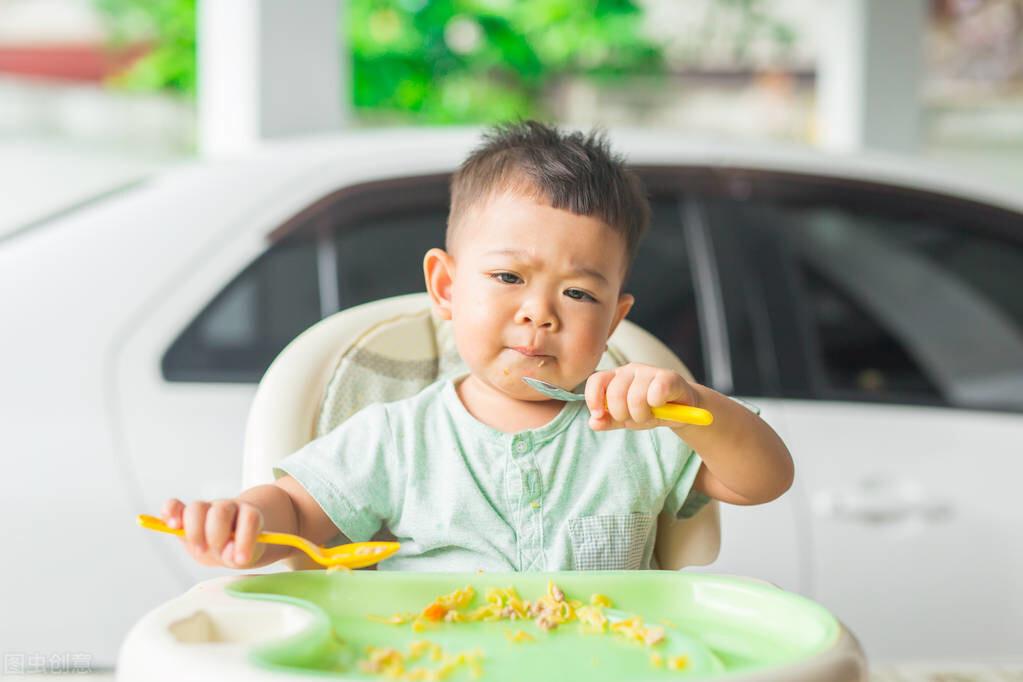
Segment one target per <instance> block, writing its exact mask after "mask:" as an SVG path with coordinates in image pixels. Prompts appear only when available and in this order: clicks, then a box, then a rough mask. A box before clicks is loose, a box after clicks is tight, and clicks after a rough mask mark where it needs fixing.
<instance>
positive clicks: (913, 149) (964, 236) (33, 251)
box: [0, 0, 1023, 682]
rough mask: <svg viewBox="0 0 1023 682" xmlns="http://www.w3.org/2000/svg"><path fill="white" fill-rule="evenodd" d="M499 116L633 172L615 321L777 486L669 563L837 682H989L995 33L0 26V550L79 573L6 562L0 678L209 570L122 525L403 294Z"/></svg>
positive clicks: (1001, 213) (1008, 52) (50, 21)
mask: <svg viewBox="0 0 1023 682" xmlns="http://www.w3.org/2000/svg"><path fill="white" fill-rule="evenodd" d="M528 117H534V118H539V119H543V120H547V121H553V122H558V123H561V124H564V125H566V126H571V127H580V128H589V127H592V126H603V127H607V128H609V129H611V130H612V146H613V147H615V146H617V144H618V143H619V142H620V143H621V147H622V148H627V149H630V150H633V151H634V152H636V153H637V155H639V156H644V155H645V158H646V161H643V160H642V159H641V160H640V162H638V163H637V166H638V167H639V168H638V170H639V172H640V173H641V175H642V176H643V179H644V182H645V183H646V186H647V188H648V190H649V191H650V194H651V202H652V204H653V209H654V212H653V224H652V228H651V233H650V234H649V236H648V237H647V238H646V241H645V242H644V246H643V249H641V252H640V254H639V259H638V261H637V263H638V265H639V267H637V268H635V269H634V275H633V276H634V279H633V280H632V281H631V282H630V285H631V286H633V287H635V289H634V291H636V292H637V293H638V294H640V295H638V296H637V299H638V300H639V301H641V302H642V304H637V306H636V308H635V309H634V311H633V312H632V313H630V319H631V320H633V321H635V322H636V323H637V324H639V325H641V326H643V327H644V328H646V329H648V330H650V331H651V332H653V333H654V334H655V335H656V336H657V337H658V338H660V339H661V340H662V341H664V342H665V344H666V345H668V346H669V347H670V348H671V349H672V350H673V351H674V352H675V353H676V354H677V355H679V357H682V358H684V359H685V361H686V363H687V364H688V365H689V367H690V368H691V369H692V370H693V372H694V375H695V376H696V378H697V379H698V380H700V381H702V382H704V383H706V384H707V385H709V386H712V387H714V388H716V389H718V390H720V391H722V392H725V393H728V394H731V395H738V396H743V397H747V398H750V399H751V400H753V401H754V402H755V403H756V404H757V405H758V406H761V407H762V408H763V409H764V412H763V415H764V417H765V419H768V421H771V423H772V426H775V427H776V428H777V429H778V430H779V433H781V434H782V435H783V437H784V438H785V439H786V442H787V443H788V444H789V446H790V449H791V450H792V452H793V457H794V458H795V459H796V462H797V472H798V474H797V482H796V485H795V486H794V487H793V489H792V491H791V492H790V493H788V494H786V495H785V496H783V497H782V498H780V499H779V500H778V501H776V502H775V503H772V504H770V505H764V506H763V507H759V508H745V507H738V506H727V505H726V506H724V508H723V511H722V519H723V522H722V525H723V528H724V531H723V540H722V552H721V555H720V557H719V559H718V560H717V562H716V563H714V564H712V565H711V566H709V567H708V568H707V569H706V570H708V571H712V572H713V571H716V572H722V573H729V574H739V575H752V576H757V577H760V578H763V579H765V580H768V581H770V582H772V583H774V584H776V585H778V586H780V587H783V588H784V589H787V590H791V591H795V592H799V593H802V594H805V595H807V596H809V597H811V598H813V599H815V600H817V601H819V602H820V603H822V604H824V605H825V606H826V607H827V608H829V609H831V610H832V611H833V612H834V613H835V614H836V615H837V616H838V617H840V618H841V619H842V620H843V622H845V623H846V624H848V625H849V627H850V629H851V630H852V631H854V632H856V633H857V634H858V636H859V637H860V638H861V639H862V642H863V644H864V647H865V649H866V651H867V653H868V655H869V656H870V659H871V662H872V663H873V664H874V668H873V675H874V679H875V680H876V682H896V681H898V682H909V681H914V682H917V681H918V682H924V681H927V682H937V681H938V680H952V679H955V680H1008V679H1013V680H1020V679H1023V677H1021V675H1023V660H1021V659H1020V654H1021V653H1023V649H1021V647H1020V642H1021V639H1020V636H1019V633H1020V632H1021V631H1023V582H1021V581H1020V580H1019V575H1021V574H1023V543H1020V542H1019V539H1020V538H1021V537H1023V513H1021V510H1020V508H1019V505H1018V504H1017V503H1016V499H1018V496H1019V490H1018V488H1019V486H1018V481H1019V480H1020V478H1021V476H1023V446H1021V444H1023V297H1021V296H1020V294H1019V292H1020V291H1021V290H1023V279H1021V278H1023V0H687V1H685V2H681V1H679V0H585V1H584V0H300V1H299V0H289V1H288V2H284V1H283V0H0V291H3V292H4V293H5V294H6V295H5V296H2V297H0V319H2V320H3V321H4V324H5V325H6V327H4V334H3V336H2V337H0V341H2V344H3V345H2V348H0V377H2V378H3V381H2V382H0V434H2V435H3V438H4V440H3V442H2V448H3V449H4V452H5V457H6V459H5V465H7V467H8V468H7V470H6V471H5V476H4V477H2V478H0V517H2V518H3V519H4V523H3V525H2V526H0V544H2V545H4V546H5V547H15V546H17V547H19V548H20V553H21V554H22V555H27V556H30V557H31V556H37V555H43V554H44V553H45V552H48V551H49V550H50V548H52V547H53V546H56V545H57V544H58V543H59V544H60V545H61V546H62V547H64V550H65V552H67V555H68V556H82V557H93V556H97V549H96V548H97V546H98V545H99V544H102V546H103V548H104V549H103V552H102V554H99V555H98V556H100V557H101V559H100V560H95V561H82V562H80V563H79V564H77V565H76V567H75V568H76V570H75V571H67V570H66V567H65V566H63V565H60V564H55V563H52V562H49V563H34V562H32V561H24V562H13V561H12V562H9V563H7V562H5V564H4V568H3V569H2V570H3V572H2V573H0V613H3V614H4V617H3V618H0V645H3V651H4V657H5V660H4V669H3V671H2V672H3V673H4V674H8V673H10V674H20V673H42V672H54V673H64V672H78V671H79V670H78V668H81V669H82V670H91V671H93V672H97V673H99V674H104V675H107V676H109V675H110V674H112V670H113V666H114V662H115V661H116V660H117V659H116V656H117V651H118V647H119V646H120V644H121V642H122V641H123V639H124V636H125V634H126V633H127V632H128V629H129V628H130V627H131V626H132V624H133V623H135V622H136V621H137V620H138V619H139V618H140V617H141V616H142V614H144V613H146V612H147V611H148V610H150V609H152V608H154V607H156V606H157V605H159V604H161V603H164V602H166V601H167V600H169V599H171V598H173V597H175V596H177V595H179V594H181V593H182V592H183V591H184V590H186V589H188V588H189V587H191V586H192V585H194V584H195V583H196V582H198V581H199V580H202V579H206V578H208V577H210V576H212V575H221V574H225V573H229V572H228V571H226V570H225V571H219V570H215V569H206V568H203V567H199V566H197V565H196V564H195V563H194V562H192V561H190V560H188V558H187V557H186V556H185V553H184V552H182V551H179V550H180V548H179V547H177V545H176V543H174V542H172V541H171V540H170V539H168V538H166V537H162V536H161V537H156V538H153V537H149V536H148V534H143V533H142V532H141V531H139V529H138V528H136V527H135V526H134V525H132V524H131V523H130V519H131V517H132V516H133V515H134V514H137V513H138V512H140V511H149V512H156V511H158V506H159V505H160V504H161V502H162V501H163V500H165V499H166V498H167V497H169V496H171V495H175V496H180V497H182V498H183V499H214V498H218V497H225V496H229V495H233V494H235V493H236V492H237V490H238V484H239V481H240V480H241V479H242V474H243V472H242V462H241V456H240V452H241V449H242V447H241V441H242V434H243V433H244V432H245V425H246V419H247V415H248V414H249V408H250V406H251V404H252V402H253V396H254V393H255V387H256V384H257V382H258V381H259V379H260V377H262V376H263V373H264V371H265V370H266V368H267V366H268V365H269V364H270V362H271V361H272V360H273V358H274V357H275V356H276V355H277V353H278V352H279V351H280V350H281V349H282V348H283V347H284V346H285V345H286V344H287V343H288V342H289V341H290V340H291V339H293V338H294V337H295V336H297V335H298V334H299V333H300V332H301V331H303V330H304V329H306V328H308V327H309V326H311V325H312V324H314V323H315V322H317V321H318V320H320V319H321V318H323V317H326V316H327V315H331V314H333V313H335V312H337V311H339V310H342V309H345V308H347V307H350V306H352V305H356V304H359V303H362V302H365V301H371V300H377V299H381V298H385V297H389V296H393V295H398V294H405V293H409V292H412V291H418V290H419V289H421V287H422V279H421V276H420V264H421V259H422V254H423V252H424V251H425V249H426V248H428V247H429V246H433V245H439V244H441V243H442V240H443V229H444V223H445V219H446V214H447V201H448V197H447V178H448V173H449V172H450V170H451V169H452V168H454V167H455V165H456V164H457V163H458V160H459V159H461V158H463V156H464V154H465V152H466V150H467V149H468V148H469V145H470V144H471V143H473V142H474V141H475V139H476V138H475V132H473V131H472V130H462V128H464V127H467V126H479V125H485V124H489V123H496V122H502V121H507V120H514V119H519V118H528ZM455 128H458V129H459V130H454V129H455ZM449 129H450V130H449ZM337 131H355V134H353V135H332V133H335V132H337ZM427 132H428V133H429V134H426V133H427ZM630 135H631V137H630ZM299 138H301V139H299ZM690 141H695V144H694V145H693V146H689V142H690ZM278 143H283V144H278ZM821 152H823V153H821ZM761 154H762V155H761ZM239 159H244V160H241V161H239ZM644 164H645V166H646V167H644ZM97 198H99V199H100V201H94V200H95V199H97ZM381 273H385V274H386V277H385V276H381ZM665 283H670V284H671V285H672V286H666V285H665ZM69 330H71V332H69ZM72 342H73V348H71V351H70V352H69V344H70V343H72ZM55 396H56V397H57V399H58V400H59V404H58V405H57V406H56V407H55ZM55 423H56V424H58V425H59V426H60V428H54V424H55ZM14 455H16V457H15V456H14ZM200 470H201V471H202V472H203V475H202V476H197V475H196V473H195V472H196V471H200ZM144 535H145V537H143V536H144ZM96 537H98V538H100V540H95V539H94V538H96ZM15 543H18V544H15ZM112 566H130V567H131V571H132V573H131V577H132V578H134V579H127V577H126V576H127V573H126V572H124V573H123V574H122V572H120V571H118V570H112V569H111V567H112ZM26 586H28V588H27V589H26ZM111 594H117V595H118V598H117V600H115V601H114V603H111V598H110V595H111ZM11 614H13V615H11ZM51 614H60V617H59V619H58V622H56V623H54V622H52V620H53V618H51ZM97 614H99V615H97ZM97 622H99V623H100V627H97ZM980 623H983V624H984V625H983V627H982V626H981V625H979V624H980ZM51 653H52V654H54V655H57V654H59V655H61V656H64V658H63V659H54V660H50V659H44V658H42V657H43V656H44V654H46V655H49V654H51ZM8 655H9V656H10V660H8ZM74 656H78V659H77V662H76V660H75V659H74V658H73V657H74ZM917 663H919V664H920V666H922V667H912V666H913V665H916V664H917ZM1003 664H1005V665H1004V666H1003ZM1010 664H1011V665H1010ZM76 666H77V668H76ZM999 666H1002V667H999Z"/></svg>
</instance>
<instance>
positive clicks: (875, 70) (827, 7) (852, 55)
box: [817, 0, 927, 152]
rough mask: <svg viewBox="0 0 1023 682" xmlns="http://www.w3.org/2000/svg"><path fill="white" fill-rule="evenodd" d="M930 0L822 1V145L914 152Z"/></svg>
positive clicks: (819, 105) (819, 71) (819, 72)
mask: <svg viewBox="0 0 1023 682" xmlns="http://www.w3.org/2000/svg"><path fill="white" fill-rule="evenodd" d="M926 5H927V3H926V0H823V2H821V3H820V5H819V7H820V8H821V10H822V17H821V18H822V21H821V22H820V26H821V33H820V45H819V57H818V64H817V121H818V130H819V137H820V143H821V145H822V146H824V147H826V148H828V149H833V150H839V151H854V150H857V149H863V148H872V149H882V150H886V151H895V152H915V151H916V150H917V149H918V147H919V144H920V134H921V133H920V130H921V122H920V95H921V92H920V89H921V81H922V74H923V32H924V27H925V22H926V16H927V14H926V12H927V6H926Z"/></svg>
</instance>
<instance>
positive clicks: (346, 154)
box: [247, 127, 1023, 213]
mask: <svg viewBox="0 0 1023 682" xmlns="http://www.w3.org/2000/svg"><path fill="white" fill-rule="evenodd" d="M482 132H483V129H481V128H458V127H452V128H383V129H366V130H353V131H346V132H340V133H332V134H325V135H316V136H308V137H300V138H292V139H289V140H287V141H278V142H268V143H265V144H263V145H261V146H260V147H259V148H257V149H256V150H254V151H253V152H251V153H250V154H248V155H247V156H248V158H253V159H256V158H261V157H265V156H266V155H270V156H281V155H284V156H288V157H302V156H308V157H309V158H310V160H311V161H313V160H315V162H317V163H319V162H324V161H328V160H331V159H335V160H337V161H345V160H347V161H358V160H360V159H367V160H369V159H373V160H379V159H386V158H394V157H398V158H400V159H402V160H403V162H402V164H401V165H402V166H404V167H407V168H408V169H409V174H410V175H411V174H414V173H415V172H416V171H417V170H422V169H425V168H431V167H435V168H436V170H441V169H444V170H447V171H450V170H453V169H454V167H455V166H457V164H458V162H459V161H460V160H461V159H462V158H464V156H465V155H466V154H467V153H468V152H469V151H470V150H471V149H472V148H473V147H474V146H476V145H478V144H479V143H480V141H481V134H482ZM608 137H609V139H610V141H611V147H612V149H613V150H614V151H616V152H619V153H621V154H623V155H624V156H625V157H626V159H627V160H628V162H629V163H631V164H633V165H638V166H660V165H670V166H681V167H691V168H709V169H720V170H728V169H743V170H752V171H772V172H782V173H790V174H798V175H811V176H820V177H827V178H835V179H846V180H855V181H862V182H870V183H881V184H886V185H893V186H898V187H905V188H908V189H915V190H922V191H927V192H935V193H939V194H947V195H952V196H956V197H960V198H963V199H968V200H973V201H979V202H983V203H988V204H992V205H995V206H1000V207H1002V208H1005V209H1008V210H1011V211H1015V212H1019V213H1023V193H1020V192H1019V190H1018V188H1013V187H1008V186H1001V185H998V184H997V182H995V181H993V180H991V179H989V178H986V177H982V176H980V175H979V174H977V173H976V172H975V171H963V170H960V169H957V168H954V167H951V166H948V165H945V164H943V163H942V162H939V161H936V160H932V159H922V158H919V157H911V156H903V155H895V154H886V153H881V152H872V151H868V152H857V153H839V152H828V151H821V150H818V149H814V148H811V147H805V146H797V145H793V144H779V143H765V142H760V141H743V140H739V141H736V140H728V141H724V140H715V139H707V138H693V137H690V136H686V135H684V134H682V133H679V132H678V131H670V130H647V129H644V130H637V129H630V128H612V129H610V130H609V131H608ZM431 160H432V161H433V163H431Z"/></svg>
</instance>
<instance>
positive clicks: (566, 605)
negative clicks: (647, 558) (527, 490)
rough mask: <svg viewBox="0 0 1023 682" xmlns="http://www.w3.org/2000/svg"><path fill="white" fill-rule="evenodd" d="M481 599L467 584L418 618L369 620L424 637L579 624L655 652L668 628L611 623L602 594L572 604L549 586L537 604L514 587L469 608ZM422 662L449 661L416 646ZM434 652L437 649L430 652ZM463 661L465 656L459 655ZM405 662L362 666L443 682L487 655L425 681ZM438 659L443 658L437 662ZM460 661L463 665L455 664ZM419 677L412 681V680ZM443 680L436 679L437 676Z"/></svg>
mask: <svg viewBox="0 0 1023 682" xmlns="http://www.w3.org/2000/svg"><path fill="white" fill-rule="evenodd" d="M475 597H476V590H475V589H474V588H473V587H472V585H466V586H465V587H463V588H461V589H457V590H455V591H453V592H450V593H448V594H445V595H441V596H440V597H438V598H437V599H435V600H434V601H432V602H430V603H429V604H427V605H426V606H425V607H424V608H423V609H422V610H421V611H420V612H419V613H399V614H394V615H392V616H369V618H370V620H373V621H375V622H378V623H386V624H389V625H404V624H406V623H411V627H412V630H413V631H415V632H423V631H426V630H430V629H433V628H438V627H444V626H445V624H448V623H476V622H496V621H518V620H521V621H527V620H531V621H533V624H534V625H536V627H537V628H539V629H540V630H543V631H545V632H548V631H551V630H554V629H556V628H558V627H560V626H562V625H566V624H568V623H573V622H575V623H578V624H579V627H580V629H581V630H582V631H583V632H586V633H596V634H611V635H615V636H617V637H620V638H622V639H624V640H626V641H630V642H635V643H637V644H640V645H642V646H646V647H656V646H658V645H660V644H661V643H663V642H664V638H665V631H664V628H663V627H661V626H657V625H646V624H645V623H644V622H643V619H642V618H641V617H639V616H636V615H630V616H628V617H624V618H623V617H622V615H621V614H617V613H616V614H615V615H614V618H613V619H609V618H608V614H607V613H606V612H605V609H608V608H611V607H612V604H611V600H610V599H609V598H608V597H607V596H605V595H603V594H593V595H591V596H590V600H589V604H584V603H583V602H581V601H579V600H577V599H569V598H568V597H567V596H566V595H565V593H564V592H563V591H562V590H561V588H560V587H558V586H557V585H556V584H554V582H553V581H548V583H547V592H546V594H544V595H542V596H540V597H538V598H537V599H535V600H533V601H527V600H524V599H522V598H521V597H520V596H519V594H518V592H517V591H516V590H515V588H514V587H504V588H491V589H489V590H487V593H486V595H485V602H484V603H483V604H482V605H480V606H477V607H476V608H469V605H470V604H471V603H472V601H473V599H475ZM505 636H506V637H507V638H508V640H509V641H511V642H513V643H521V642H529V641H533V640H534V637H533V635H531V634H529V633H528V632H526V631H525V630H522V629H518V630H514V631H511V630H509V631H507V632H505ZM416 645H419V647H420V648H419V649H416V652H417V653H418V656H419V657H422V656H423V655H424V653H423V651H425V650H423V651H420V649H421V648H422V647H427V648H428V649H429V652H430V655H431V657H432V656H434V655H437V656H446V655H444V654H441V653H437V652H439V651H440V647H439V646H438V645H436V644H431V643H430V642H414V643H413V647H415V646H416ZM430 647H434V648H430ZM459 656H462V657H464V656H466V655H465V654H460V655H459ZM406 660H407V659H406V657H403V656H402V654H401V653H400V652H398V651H396V650H394V649H374V650H373V651H372V652H371V654H370V659H369V661H363V663H362V667H363V670H366V671H367V672H374V673H381V674H383V675H385V676H387V677H389V678H391V679H401V680H434V679H443V678H444V677H446V676H447V675H448V674H449V673H450V672H451V671H452V670H454V669H455V668H457V667H458V665H462V664H465V663H468V664H470V666H471V669H472V670H476V669H478V668H479V667H480V661H481V660H482V654H477V655H474V656H473V657H471V658H465V659H461V658H459V657H453V658H452V657H447V658H445V659H444V660H446V661H447V662H448V663H446V664H445V666H441V667H440V668H437V669H434V670H432V671H429V673H430V675H431V676H429V677H422V675H423V674H426V673H425V672H423V671H422V669H417V670H415V671H406V668H405V667H404V665H405V661H406ZM433 660H439V659H433ZM455 660H459V661H461V662H460V663H458V664H454V663H452V661H455ZM650 663H651V665H653V666H654V667H656V668H664V667H667V668H668V669H669V670H684V669H685V668H686V666H687V664H688V661H687V659H686V657H685V656H670V657H667V658H666V657H665V656H663V655H661V654H660V653H657V652H653V653H652V654H651V656H650ZM413 673H414V674H415V675H416V676H413V677H409V676H408V675H411V674H413ZM435 674H436V675H441V677H433V676H432V675H435Z"/></svg>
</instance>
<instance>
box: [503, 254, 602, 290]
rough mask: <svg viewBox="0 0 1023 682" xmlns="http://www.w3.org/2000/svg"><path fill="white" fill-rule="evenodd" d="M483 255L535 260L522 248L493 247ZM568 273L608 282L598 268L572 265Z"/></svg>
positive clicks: (527, 260)
mask: <svg viewBox="0 0 1023 682" xmlns="http://www.w3.org/2000/svg"><path fill="white" fill-rule="evenodd" d="M483 255H485V256H510V257H512V258H517V259H519V260H521V261H526V262H529V263H532V262H533V261H534V260H535V259H534V258H533V257H532V256H531V255H530V254H529V253H528V252H527V251H523V250H522V249H494V250H492V251H487V252H486V253H484V254H483ZM570 273H571V274H573V275H586V276H588V277H592V278H594V279H598V280H600V281H601V282H603V283H604V284H607V283H608V281H607V277H605V276H604V275H603V274H601V272H600V271H599V270H594V269H593V268H587V267H584V266H582V265H576V266H574V267H573V268H572V270H571V271H570Z"/></svg>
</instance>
